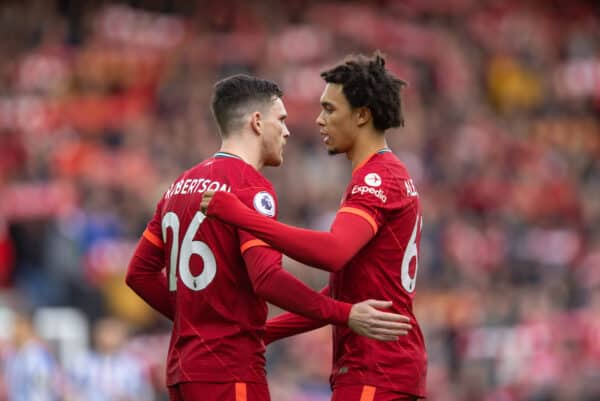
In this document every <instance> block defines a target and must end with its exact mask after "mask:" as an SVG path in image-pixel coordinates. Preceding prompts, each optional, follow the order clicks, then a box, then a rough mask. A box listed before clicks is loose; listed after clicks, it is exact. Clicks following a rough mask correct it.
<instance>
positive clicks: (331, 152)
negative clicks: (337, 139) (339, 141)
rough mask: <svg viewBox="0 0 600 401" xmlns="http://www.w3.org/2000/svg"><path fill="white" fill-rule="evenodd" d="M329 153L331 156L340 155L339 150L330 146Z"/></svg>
mask: <svg viewBox="0 0 600 401" xmlns="http://www.w3.org/2000/svg"><path fill="white" fill-rule="evenodd" d="M327 153H329V154H330V155H332V156H333V155H337V154H339V153H340V151H339V149H337V148H335V147H333V146H328V147H327Z"/></svg>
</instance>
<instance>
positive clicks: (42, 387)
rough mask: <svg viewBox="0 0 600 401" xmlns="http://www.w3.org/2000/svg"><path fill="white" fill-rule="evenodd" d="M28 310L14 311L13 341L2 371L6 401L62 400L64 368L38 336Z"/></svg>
mask: <svg viewBox="0 0 600 401" xmlns="http://www.w3.org/2000/svg"><path fill="white" fill-rule="evenodd" d="M32 319H33V315H32V313H31V312H29V311H25V310H18V311H15V313H14V314H13V323H12V330H13V333H12V341H11V342H10V345H9V347H8V349H7V351H6V355H5V357H4V361H3V365H4V366H3V368H4V369H3V370H4V378H5V386H6V393H7V398H6V400H7V401H32V400H36V401H38V400H39V401H59V400H62V394H63V393H62V383H61V380H62V377H61V367H60V366H59V365H58V363H57V361H56V360H55V358H54V356H53V353H52V351H51V350H50V349H49V348H48V347H47V345H46V344H45V343H44V342H43V341H42V340H41V339H40V338H39V337H38V335H37V334H36V331H35V328H34V325H33V320H32Z"/></svg>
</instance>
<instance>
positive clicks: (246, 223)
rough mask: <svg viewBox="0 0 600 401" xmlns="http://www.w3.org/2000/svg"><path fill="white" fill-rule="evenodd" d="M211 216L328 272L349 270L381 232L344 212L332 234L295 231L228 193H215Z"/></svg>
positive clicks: (362, 218) (210, 206)
mask: <svg viewBox="0 0 600 401" xmlns="http://www.w3.org/2000/svg"><path fill="white" fill-rule="evenodd" d="M207 215H209V216H212V217H216V218H218V219H219V220H221V221H223V222H225V223H228V224H232V225H234V226H237V227H240V228H243V229H244V230H247V231H249V232H250V233H252V234H253V235H255V236H256V237H258V238H260V239H262V240H264V241H266V242H267V243H269V244H270V245H272V246H273V247H274V248H275V249H277V250H279V251H281V252H283V253H285V254H286V255H288V256H290V257H291V258H293V259H296V260H298V261H300V262H302V263H306V264H308V265H311V266H315V267H317V268H320V269H323V270H327V271H338V270H340V269H341V268H342V267H343V266H345V265H346V263H348V261H349V260H350V259H351V258H352V257H353V256H354V255H356V253H357V252H358V251H359V250H360V249H361V248H362V247H363V246H364V245H365V244H366V243H367V242H369V240H370V239H371V238H372V237H373V236H374V235H375V233H376V229H377V226H373V224H372V223H371V222H369V221H368V220H367V219H366V218H365V216H362V215H360V214H357V213H354V212H353V213H348V212H347V210H344V208H342V209H340V210H339V211H338V214H337V215H336V218H335V221H334V222H333V225H332V226H331V230H330V231H329V232H321V231H312V230H306V229H303V228H297V227H292V226H288V225H286V224H282V223H279V222H277V221H274V220H272V219H269V218H266V217H265V216H262V215H260V214H258V213H256V212H255V211H253V210H251V209H249V208H248V207H246V205H244V204H243V203H242V202H241V201H240V200H239V199H238V198H237V197H236V196H235V195H232V194H230V193H227V192H216V193H215V195H214V197H213V199H212V201H211V202H210V205H209V207H208V211H207ZM365 215H366V213H365Z"/></svg>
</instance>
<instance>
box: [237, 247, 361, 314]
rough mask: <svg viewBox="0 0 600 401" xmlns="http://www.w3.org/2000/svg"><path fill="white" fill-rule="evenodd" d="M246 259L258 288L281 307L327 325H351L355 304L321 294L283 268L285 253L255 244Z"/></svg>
mask: <svg viewBox="0 0 600 401" xmlns="http://www.w3.org/2000/svg"><path fill="white" fill-rule="evenodd" d="M244 261H245V262H246V266H247V268H248V275H249V276H250V281H251V282H252V285H253V287H254V291H255V292H256V293H257V294H258V295H259V296H261V297H262V298H264V299H265V300H267V301H268V302H270V303H272V304H274V305H277V306H279V307H280V308H283V309H286V310H289V311H291V312H295V313H298V314H300V315H303V316H306V317H308V318H311V319H318V320H322V321H324V323H323V324H327V323H334V324H340V325H346V324H348V317H349V316H350V309H351V308H352V305H351V304H348V303H345V302H340V301H336V300H334V299H332V298H330V297H328V296H325V295H323V294H319V293H317V292H315V291H313V290H311V289H310V288H308V287H307V286H306V285H304V284H303V283H302V282H301V281H300V280H298V279H296V278H295V277H294V276H292V275H291V274H289V273H288V272H286V271H285V270H283V269H282V268H281V254H280V253H279V252H277V251H275V250H273V249H272V248H267V247H263V246H258V247H252V248H250V249H248V250H247V251H246V252H244Z"/></svg>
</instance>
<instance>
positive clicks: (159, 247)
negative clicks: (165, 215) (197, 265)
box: [125, 203, 175, 320]
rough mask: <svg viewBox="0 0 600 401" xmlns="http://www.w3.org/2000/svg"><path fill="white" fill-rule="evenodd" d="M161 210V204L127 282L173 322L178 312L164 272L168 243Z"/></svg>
mask: <svg viewBox="0 0 600 401" xmlns="http://www.w3.org/2000/svg"><path fill="white" fill-rule="evenodd" d="M160 209H161V207H160V203H159V206H158V207H157V208H156V212H155V215H154V217H153V218H152V220H151V221H150V223H148V226H147V228H146V230H145V231H144V234H143V235H142V238H140V241H139V243H138V245H137V248H136V250H135V252H134V254H133V256H132V258H131V261H130V262H129V267H128V268H127V275H126V277H125V282H126V283H127V285H128V286H129V287H130V288H131V289H132V290H133V291H134V292H135V293H136V294H138V295H139V296H140V298H142V299H143V300H144V301H146V303H147V304H148V305H150V306H151V307H153V308H154V309H156V310H157V311H158V312H160V313H161V314H163V315H164V316H165V317H167V318H168V319H171V320H173V318H174V315H175V311H174V309H173V304H172V302H171V299H170V294H169V288H168V284H167V277H166V276H165V275H164V273H163V269H164V267H165V264H164V244H163V241H162V238H161V236H160V234H159V233H160V230H161V229H160ZM157 233H158V234H157Z"/></svg>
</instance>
